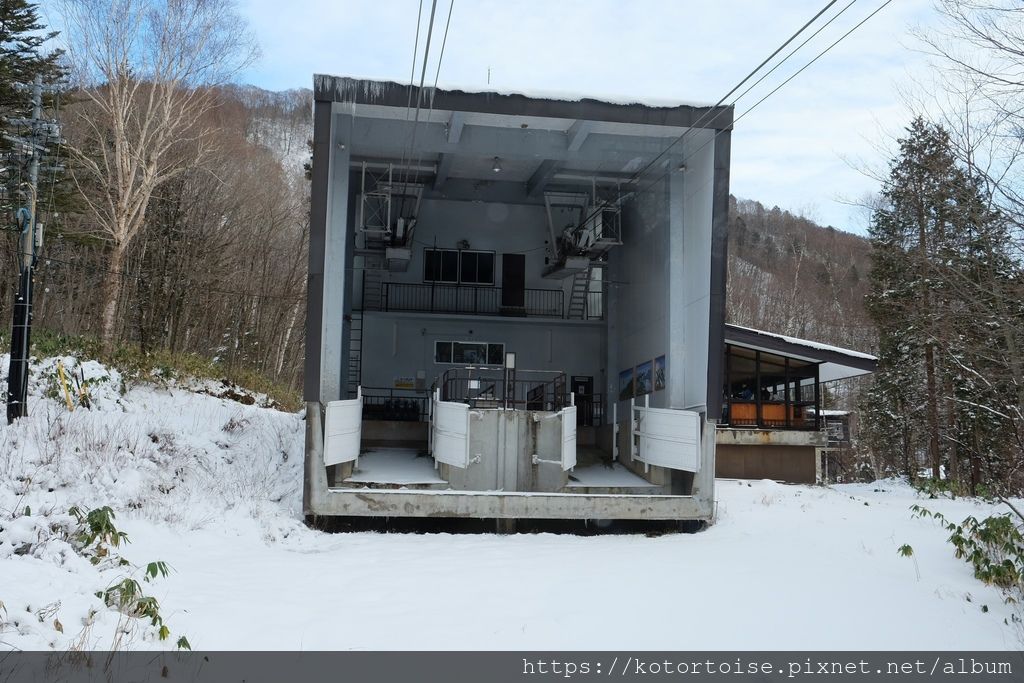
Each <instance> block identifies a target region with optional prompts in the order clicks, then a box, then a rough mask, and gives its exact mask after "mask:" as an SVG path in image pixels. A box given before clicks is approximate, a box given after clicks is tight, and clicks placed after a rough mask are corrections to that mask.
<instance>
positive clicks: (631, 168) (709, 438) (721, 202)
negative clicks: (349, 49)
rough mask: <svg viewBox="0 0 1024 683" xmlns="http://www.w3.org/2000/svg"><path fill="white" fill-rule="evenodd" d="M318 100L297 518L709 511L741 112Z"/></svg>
mask: <svg viewBox="0 0 1024 683" xmlns="http://www.w3.org/2000/svg"><path fill="white" fill-rule="evenodd" d="M314 100H315V103H314V139H313V169H312V204H311V216H310V217H311V234H310V247H309V288H308V311H307V337H306V353H307V358H306V374H305V401H306V413H307V423H306V424H307V447H306V469H305V490H304V510H305V512H306V514H307V515H327V516H342V517H346V516H350V517H366V516H369V517H472V518H480V519H498V520H516V519H527V518H533V519H554V520H559V519H574V520H580V519H583V520H614V519H650V520H708V519H710V518H711V515H712V508H713V486H714V473H715V428H716V423H717V422H718V421H719V420H720V419H721V416H722V395H723V391H722V386H723V360H724V356H723V353H722V349H723V329H724V303H725V299H724V297H725V277H726V260H725V259H726V253H725V252H726V223H727V215H726V214H727V209H728V196H729V145H730V128H731V124H732V116H733V112H732V109H731V108H730V107H718V108H715V107H706V106H698V105H689V104H641V103H626V102H621V103H620V102H611V101H603V100H598V99H589V98H575V97H568V96H544V97H541V96H527V95H522V94H502V93H494V92H463V91H459V90H440V89H438V90H433V89H429V88H428V89H425V90H424V91H423V92H420V90H419V89H418V88H415V87H409V86H407V85H401V84H397V83H390V82H377V81H365V80H355V79H351V78H342V77H333V76H320V75H318V76H316V77H315V79H314Z"/></svg>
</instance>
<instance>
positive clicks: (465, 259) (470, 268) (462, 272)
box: [459, 251, 477, 285]
mask: <svg viewBox="0 0 1024 683" xmlns="http://www.w3.org/2000/svg"><path fill="white" fill-rule="evenodd" d="M459 257H460V258H461V259H462V264H461V266H460V268H459V281H460V282H463V283H465V284H470V285H471V284H476V257H477V254H476V252H472V251H464V252H462V253H461V254H460V255H459Z"/></svg>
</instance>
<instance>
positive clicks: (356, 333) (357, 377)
mask: <svg viewBox="0 0 1024 683" xmlns="http://www.w3.org/2000/svg"><path fill="white" fill-rule="evenodd" d="M348 340H349V346H348V385H347V390H348V396H349V397H350V398H353V397H355V396H356V395H357V394H358V392H359V384H360V382H361V381H362V379H363V313H362V311H352V318H351V320H350V322H349V337H348Z"/></svg>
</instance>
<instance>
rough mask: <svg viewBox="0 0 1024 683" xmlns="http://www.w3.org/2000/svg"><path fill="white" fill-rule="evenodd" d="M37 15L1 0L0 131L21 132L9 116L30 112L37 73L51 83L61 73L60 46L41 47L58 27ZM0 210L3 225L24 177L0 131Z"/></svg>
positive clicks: (31, 6) (18, 0) (20, 0)
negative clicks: (52, 27)
mask: <svg viewBox="0 0 1024 683" xmlns="http://www.w3.org/2000/svg"><path fill="white" fill-rule="evenodd" d="M45 29H46V27H45V25H43V24H42V23H41V22H40V20H39V13H38V5H37V4H35V3H31V2H28V1H27V0H0V117H2V118H0V133H5V134H8V135H22V134H24V133H25V132H26V131H25V129H24V128H23V127H19V126H17V125H15V124H12V123H9V122H8V121H7V119H10V118H26V117H29V116H31V114H32V105H31V91H30V90H29V89H27V88H26V87H24V86H28V85H30V84H31V83H32V82H33V81H34V80H35V77H36V76H37V75H40V76H42V78H43V83H44V84H54V83H56V82H58V81H59V80H60V79H61V77H62V76H63V70H62V68H61V65H60V60H61V54H62V53H61V51H60V50H53V51H50V52H46V45H47V43H48V42H49V41H50V40H52V39H53V38H54V37H55V36H56V35H57V33H56V32H55V31H49V32H47V31H45ZM0 160H3V161H4V162H5V163H0V169H2V170H0V216H2V219H0V220H2V222H3V224H4V225H5V227H6V225H7V224H8V223H9V222H10V220H9V218H10V212H11V210H12V209H13V208H15V207H16V206H17V205H18V204H19V203H20V202H21V201H22V200H23V197H22V194H23V187H22V185H23V183H24V182H25V181H26V180H27V178H26V175H25V168H24V167H23V164H20V163H17V162H18V161H19V159H18V157H17V156H15V155H12V144H11V142H10V141H9V140H7V139H6V138H3V137H0Z"/></svg>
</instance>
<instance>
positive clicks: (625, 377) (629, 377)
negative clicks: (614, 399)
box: [619, 368, 633, 401]
mask: <svg viewBox="0 0 1024 683" xmlns="http://www.w3.org/2000/svg"><path fill="white" fill-rule="evenodd" d="M631 398H633V368H626V369H625V370H623V371H622V372H620V373H619V400H620V401H628V400H629V399H631Z"/></svg>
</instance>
